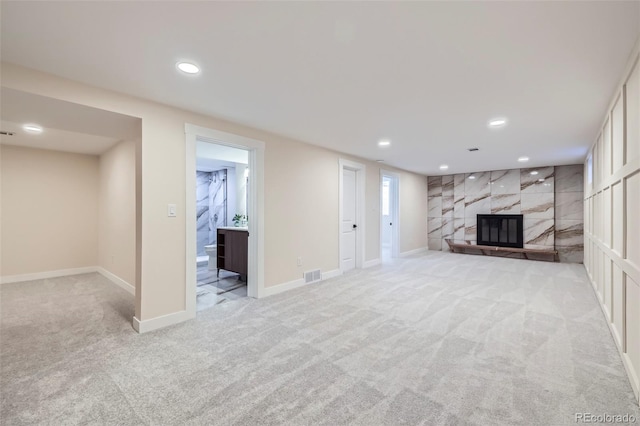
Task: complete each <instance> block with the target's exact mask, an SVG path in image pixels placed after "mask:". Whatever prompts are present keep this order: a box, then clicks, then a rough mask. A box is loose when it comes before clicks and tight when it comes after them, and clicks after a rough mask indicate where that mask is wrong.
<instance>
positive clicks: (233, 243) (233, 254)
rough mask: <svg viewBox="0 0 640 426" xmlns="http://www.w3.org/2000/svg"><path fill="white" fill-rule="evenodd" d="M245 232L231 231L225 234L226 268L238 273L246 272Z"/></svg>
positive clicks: (246, 243)
mask: <svg viewBox="0 0 640 426" xmlns="http://www.w3.org/2000/svg"><path fill="white" fill-rule="evenodd" d="M247 235H248V234H247V233H246V232H242V231H231V232H228V233H227V235H226V238H227V242H226V246H227V256H226V262H227V268H225V269H227V270H230V271H233V272H236V273H238V274H242V275H246V274H247V260H248V259H247V249H248V247H247V246H248V240H247Z"/></svg>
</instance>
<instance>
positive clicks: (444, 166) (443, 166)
mask: <svg viewBox="0 0 640 426" xmlns="http://www.w3.org/2000/svg"><path fill="white" fill-rule="evenodd" d="M448 168H449V166H447V165H446V164H443V165H442V166H440V170H447V169H448Z"/></svg>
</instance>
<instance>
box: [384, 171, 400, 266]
mask: <svg viewBox="0 0 640 426" xmlns="http://www.w3.org/2000/svg"><path fill="white" fill-rule="evenodd" d="M385 176H386V177H389V178H391V185H392V188H390V189H391V194H393V197H392V198H391V200H390V204H391V205H390V206H389V208H390V209H391V212H392V214H391V217H392V220H393V222H392V223H393V225H392V226H391V257H392V258H394V257H400V174H399V173H396V172H392V171H389V170H384V169H380V259H382V232H383V227H384V225H383V223H382V181H383V179H384V177H385Z"/></svg>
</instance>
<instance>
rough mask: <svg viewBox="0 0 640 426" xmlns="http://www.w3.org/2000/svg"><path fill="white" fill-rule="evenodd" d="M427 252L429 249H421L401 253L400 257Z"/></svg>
mask: <svg viewBox="0 0 640 426" xmlns="http://www.w3.org/2000/svg"><path fill="white" fill-rule="evenodd" d="M427 250H429V249H428V248H427V247H420V248H417V249H413V250H409V251H404V252H402V253H400V257H408V256H413V255H414V254H421V253H425V252H426V251H427Z"/></svg>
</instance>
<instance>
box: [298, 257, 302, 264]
mask: <svg viewBox="0 0 640 426" xmlns="http://www.w3.org/2000/svg"><path fill="white" fill-rule="evenodd" d="M298 266H302V257H300V256H298Z"/></svg>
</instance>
